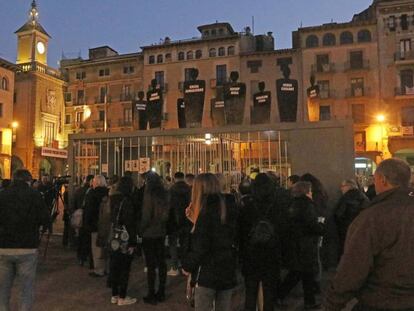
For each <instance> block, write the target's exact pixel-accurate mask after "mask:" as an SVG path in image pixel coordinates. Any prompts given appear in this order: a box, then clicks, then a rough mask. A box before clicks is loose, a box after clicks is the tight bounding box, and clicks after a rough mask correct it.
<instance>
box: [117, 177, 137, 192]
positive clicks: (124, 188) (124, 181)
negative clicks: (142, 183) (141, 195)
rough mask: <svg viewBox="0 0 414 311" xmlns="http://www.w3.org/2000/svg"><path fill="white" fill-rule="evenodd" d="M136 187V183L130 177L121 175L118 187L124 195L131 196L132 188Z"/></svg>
mask: <svg viewBox="0 0 414 311" xmlns="http://www.w3.org/2000/svg"><path fill="white" fill-rule="evenodd" d="M133 188H134V183H133V181H132V178H130V177H125V176H124V177H121V179H120V180H119V181H118V183H117V187H116V189H117V190H118V191H119V192H120V193H122V195H123V196H126V197H130V196H131V195H132V189H133Z"/></svg>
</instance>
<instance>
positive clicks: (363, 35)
mask: <svg viewBox="0 0 414 311" xmlns="http://www.w3.org/2000/svg"><path fill="white" fill-rule="evenodd" d="M358 42H371V32H370V31H369V30H367V29H363V30H360V31H359V32H358Z"/></svg>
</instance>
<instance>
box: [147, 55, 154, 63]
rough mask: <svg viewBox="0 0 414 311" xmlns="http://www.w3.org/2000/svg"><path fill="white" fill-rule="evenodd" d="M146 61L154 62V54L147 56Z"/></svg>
mask: <svg viewBox="0 0 414 311" xmlns="http://www.w3.org/2000/svg"><path fill="white" fill-rule="evenodd" d="M148 63H149V64H155V56H154V55H150V57H148Z"/></svg>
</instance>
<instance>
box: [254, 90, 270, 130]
mask: <svg viewBox="0 0 414 311" xmlns="http://www.w3.org/2000/svg"><path fill="white" fill-rule="evenodd" d="M271 103H272V94H271V93H270V92H269V91H263V92H258V93H256V94H254V95H253V108H252V111H251V123H252V124H267V123H270V109H271Z"/></svg>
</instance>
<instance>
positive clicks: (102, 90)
mask: <svg viewBox="0 0 414 311" xmlns="http://www.w3.org/2000/svg"><path fill="white" fill-rule="evenodd" d="M107 95H108V87H106V86H102V87H101V88H100V89H99V103H101V104H103V103H105V100H106V99H107Z"/></svg>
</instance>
